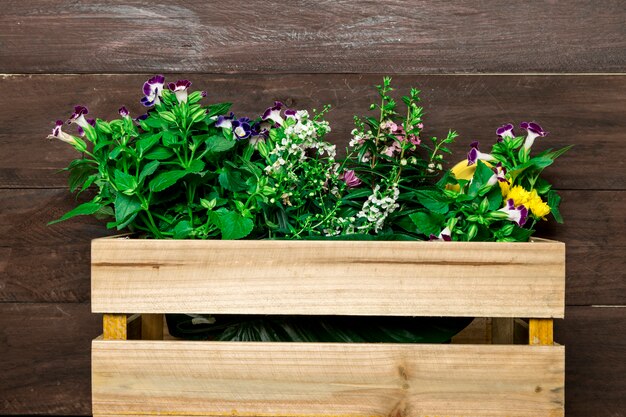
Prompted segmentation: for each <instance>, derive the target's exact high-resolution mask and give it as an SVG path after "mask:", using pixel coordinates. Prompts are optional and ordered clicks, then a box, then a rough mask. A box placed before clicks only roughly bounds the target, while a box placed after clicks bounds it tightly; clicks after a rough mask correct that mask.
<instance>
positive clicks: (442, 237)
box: [428, 226, 452, 242]
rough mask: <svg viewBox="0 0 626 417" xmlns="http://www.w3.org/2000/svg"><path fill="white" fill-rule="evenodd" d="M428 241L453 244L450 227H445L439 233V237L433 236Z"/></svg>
mask: <svg viewBox="0 0 626 417" xmlns="http://www.w3.org/2000/svg"><path fill="white" fill-rule="evenodd" d="M428 240H431V241H432V240H437V241H440V242H451V241H452V232H451V231H450V228H449V227H447V226H446V227H444V229H443V230H442V231H441V232H440V233H439V236H435V235H433V234H431V235H430V236H429V238H428Z"/></svg>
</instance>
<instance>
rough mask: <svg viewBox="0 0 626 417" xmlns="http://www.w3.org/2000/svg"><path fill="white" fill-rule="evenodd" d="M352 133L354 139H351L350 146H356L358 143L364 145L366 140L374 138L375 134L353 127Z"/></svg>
mask: <svg viewBox="0 0 626 417" xmlns="http://www.w3.org/2000/svg"><path fill="white" fill-rule="evenodd" d="M350 133H351V134H352V139H350V143H349V145H350V147H355V146H358V145H363V144H364V143H365V142H366V141H368V140H370V139H374V136H373V135H372V132H371V131H369V132H367V133H366V132H360V131H359V130H357V129H352V132H350Z"/></svg>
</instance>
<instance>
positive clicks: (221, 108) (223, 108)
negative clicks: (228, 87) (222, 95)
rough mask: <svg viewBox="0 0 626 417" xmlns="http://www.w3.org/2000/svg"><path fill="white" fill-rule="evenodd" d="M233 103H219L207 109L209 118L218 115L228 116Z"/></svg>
mask: <svg viewBox="0 0 626 417" xmlns="http://www.w3.org/2000/svg"><path fill="white" fill-rule="evenodd" d="M232 105H233V104H232V103H217V104H211V105H210V106H208V107H207V115H206V116H207V118H209V117H213V116H217V115H218V114H226V112H228V110H230V106H232Z"/></svg>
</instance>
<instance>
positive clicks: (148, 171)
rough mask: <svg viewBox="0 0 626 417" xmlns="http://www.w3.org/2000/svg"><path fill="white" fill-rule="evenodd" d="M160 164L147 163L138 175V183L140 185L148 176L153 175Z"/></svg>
mask: <svg viewBox="0 0 626 417" xmlns="http://www.w3.org/2000/svg"><path fill="white" fill-rule="evenodd" d="M160 164H161V163H160V162H159V161H152V162H148V163H147V164H146V165H145V166H144V167H143V169H142V170H141V173H140V174H139V182H140V183H142V182H143V180H145V179H146V177H147V176H148V175H152V174H154V171H156V170H157V168H158V167H159V165H160Z"/></svg>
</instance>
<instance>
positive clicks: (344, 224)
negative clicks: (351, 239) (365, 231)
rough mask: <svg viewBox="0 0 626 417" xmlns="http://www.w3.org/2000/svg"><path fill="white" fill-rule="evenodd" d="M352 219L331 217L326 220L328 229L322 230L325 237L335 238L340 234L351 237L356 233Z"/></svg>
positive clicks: (353, 219)
mask: <svg viewBox="0 0 626 417" xmlns="http://www.w3.org/2000/svg"><path fill="white" fill-rule="evenodd" d="M355 221H356V219H355V218H354V217H332V218H330V219H329V220H328V223H329V224H328V227H327V228H325V229H324V230H323V232H324V235H325V236H337V235H340V234H342V233H343V234H344V235H352V234H354V233H355V232H356V229H355V227H354V222H355Z"/></svg>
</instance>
